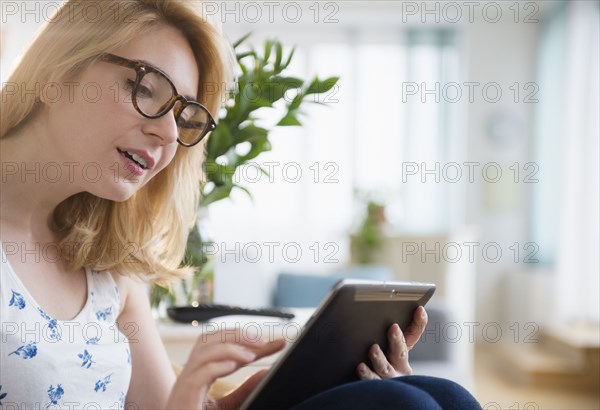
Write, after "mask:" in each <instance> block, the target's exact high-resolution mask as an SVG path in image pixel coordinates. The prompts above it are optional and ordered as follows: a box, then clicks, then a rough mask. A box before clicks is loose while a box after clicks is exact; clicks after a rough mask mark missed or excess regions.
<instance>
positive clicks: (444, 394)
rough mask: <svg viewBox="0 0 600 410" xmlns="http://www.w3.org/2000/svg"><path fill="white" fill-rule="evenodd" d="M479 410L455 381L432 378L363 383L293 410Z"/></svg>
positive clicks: (331, 391)
mask: <svg viewBox="0 0 600 410" xmlns="http://www.w3.org/2000/svg"><path fill="white" fill-rule="evenodd" d="M354 409H356V410H371V409H372V410H376V409H377V410H391V409H400V410H440V409H444V410H455V409H456V410H459V409H460V410H480V409H481V406H480V405H479V403H478V402H477V400H475V398H474V397H473V396H472V395H471V394H470V393H469V392H468V391H467V390H465V389H464V388H463V387H461V386H459V385H458V384H456V383H455V382H453V381H450V380H446V379H440V378H437V377H430V376H402V377H397V378H395V379H390V380H361V381H356V382H352V383H348V384H344V385H341V386H338V387H334V388H332V389H329V390H327V391H324V392H322V393H319V394H317V395H316V396H313V397H311V398H310V399H308V400H305V401H303V402H302V403H300V404H298V405H296V406H294V407H293V408H292V410H354Z"/></svg>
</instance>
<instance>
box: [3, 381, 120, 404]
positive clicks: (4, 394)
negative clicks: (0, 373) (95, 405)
mask: <svg viewBox="0 0 600 410" xmlns="http://www.w3.org/2000/svg"><path fill="white" fill-rule="evenodd" d="M7 394H8V393H2V385H1V384H0V406H2V399H3V398H5V397H6V395H7ZM123 402H125V398H123Z"/></svg>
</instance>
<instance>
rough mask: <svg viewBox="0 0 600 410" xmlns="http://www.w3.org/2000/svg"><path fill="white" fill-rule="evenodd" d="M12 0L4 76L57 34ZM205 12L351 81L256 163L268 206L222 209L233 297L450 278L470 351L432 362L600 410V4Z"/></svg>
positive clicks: (445, 283) (473, 378) (451, 328)
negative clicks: (27, 51) (37, 40)
mask: <svg viewBox="0 0 600 410" xmlns="http://www.w3.org/2000/svg"><path fill="white" fill-rule="evenodd" d="M6 3H10V2H3V16H2V44H1V55H0V57H1V68H2V71H1V74H2V81H5V80H6V78H7V73H8V72H9V70H10V67H11V66H12V64H13V63H14V61H15V59H16V58H17V56H18V54H19V53H20V51H21V50H22V49H23V47H24V46H25V45H26V44H27V42H28V41H29V39H30V38H31V36H32V35H33V33H34V32H35V30H36V29H37V28H38V27H39V25H40V24H41V23H43V21H44V18H43V15H44V14H43V7H44V2H40V4H41V6H40V7H41V8H40V9H38V11H37V16H38V18H33V17H32V16H35V15H36V14H35V13H36V12H35V11H34V12H32V13H33V14H32V15H23V14H22V13H20V14H12V12H11V14H10V15H9V14H7V13H6V11H7V9H6V8H5V4H6ZM17 3H18V2H17ZM27 3H28V4H29V3H31V4H33V3H34V2H27ZM46 3H58V2H46ZM205 4H206V5H207V8H206V11H207V13H208V14H211V15H213V14H214V18H217V19H219V20H221V21H222V23H223V27H224V32H225V33H226V34H227V36H228V37H229V38H230V39H231V40H232V41H235V40H237V39H239V38H241V37H242V36H243V35H245V34H247V33H249V32H252V35H251V37H250V38H249V39H248V41H247V43H248V44H251V45H254V46H256V47H257V48H258V49H260V48H261V47H262V45H263V44H264V41H265V40H266V39H277V40H279V41H281V42H282V43H283V44H284V45H285V46H286V47H287V50H288V51H289V50H290V49H291V48H292V47H295V50H296V51H295V55H294V58H293V61H292V63H291V65H290V68H289V75H292V76H293V75H296V76H299V77H301V78H312V77H313V76H315V75H318V76H319V78H326V77H330V76H339V77H340V80H339V82H338V84H337V85H336V87H334V88H333V89H332V90H330V91H328V92H327V93H325V94H324V95H323V96H321V97H320V101H321V102H323V103H325V105H319V104H312V105H311V106H310V107H307V109H305V110H304V111H305V114H306V115H304V116H301V117H300V121H301V122H302V124H303V126H302V127H293V128H290V127H285V128H278V129H276V130H275V131H273V132H272V133H271V136H270V138H271V142H272V150H271V151H270V152H266V153H264V154H263V155H261V156H259V157H258V158H257V159H256V162H255V163H254V164H250V165H248V166H246V167H243V168H241V169H238V171H237V173H236V175H235V179H236V182H238V183H239V184H240V185H242V186H244V187H245V188H247V189H248V190H249V191H250V193H251V195H252V198H250V197H249V196H248V195H247V194H246V193H245V192H243V191H241V190H237V191H234V192H233V194H232V195H231V198H230V199H229V200H225V201H220V202H219V203H215V204H214V205H211V206H210V207H209V212H208V215H206V216H204V226H205V229H206V231H207V232H209V235H210V238H211V239H212V240H213V241H214V246H213V248H211V249H212V252H213V258H214V262H215V279H214V281H215V283H214V301H215V302H217V303H229V304H235V305H243V306H250V307H265V306H272V305H276V306H282V307H295V306H314V305H315V302H314V300H313V299H314V298H316V300H317V301H318V300H319V299H320V298H321V297H322V295H323V294H324V292H325V290H326V289H327V288H328V286H329V283H330V281H329V280H330V279H331V278H338V277H345V276H352V277H366V278H372V277H377V278H385V279H394V280H417V281H432V282H435V283H436V284H437V286H438V290H437V292H436V295H435V297H434V300H432V302H431V308H432V311H433V312H434V316H435V318H437V321H436V324H437V327H435V326H434V327H433V328H432V329H429V330H430V331H429V333H428V334H426V337H429V344H431V343H433V342H435V343H439V342H441V343H444V342H445V343H446V344H447V345H448V346H450V348H449V353H448V355H446V356H444V357H437V356H435V354H433V355H431V352H427V351H422V352H420V353H419V354H417V353H416V352H415V355H416V356H417V357H416V359H420V360H421V361H422V363H423V367H422V369H426V368H427V366H428V365H429V364H432V365H433V366H434V367H435V366H437V368H439V369H442V370H440V374H443V375H448V377H451V376H452V375H454V378H455V379H459V380H460V381H461V382H463V383H464V384H465V385H467V386H468V387H470V388H471V389H473V391H474V392H475V395H476V396H477V398H478V399H479V400H480V401H481V403H482V405H484V407H485V408H487V409H496V408H511V409H530V408H531V409H541V408H544V409H546V408H556V409H558V408H571V409H583V408H586V409H587V408H590V409H591V408H600V397H599V394H600V393H599V391H600V389H599V387H600V370H599V363H600V353H599V348H600V341H599V338H600V330H599V323H600V296H599V289H600V281H599V278H600V274H599V273H600V269H599V268H600V267H599V251H598V250H599V249H600V243H599V235H600V234H599V209H600V206H599V187H600V181H599V174H600V171H599V149H600V148H599V134H600V130H599V112H600V107H599V95H600V88H599V81H598V78H599V75H598V73H599V72H600V69H599V49H600V45H599V38H600V33H599V25H600V10H599V3H598V1H552V0H544V1H498V2H489V1H483V2H480V1H473V2H460V1H459V2H437V1H425V2H410V1H369V2H367V1H319V2H317V1H313V2H290V1H288V2H260V1H259V2H234V1H223V2H205ZM31 7H32V8H33V7H34V6H31ZM217 13H220V15H219V14H217ZM40 16H41V17H42V18H39V17H40ZM272 115H273V114H272V113H270V112H268V110H265V112H264V121H265V123H268V122H269V118H271V116H272ZM259 166H260V167H263V168H266V169H268V170H269V175H264V174H260V172H258V167H259ZM318 278H321V279H322V281H321V282H318ZM315 280H317V282H315ZM309 296H311V297H312V298H313V299H310V297H309ZM438 314H439V315H440V316H439V317H438V316H436V315H438ZM430 320H431V316H430ZM432 339H435V340H432ZM426 344H427V343H426ZM419 355H420V356H419ZM417 362H418V360H417ZM413 367H415V369H420V367H419V364H417V365H415V366H413ZM423 371H424V372H425V370H423ZM432 372H433V373H435V372H437V370H435V371H432Z"/></svg>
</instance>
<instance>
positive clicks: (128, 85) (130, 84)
mask: <svg viewBox="0 0 600 410" xmlns="http://www.w3.org/2000/svg"><path fill="white" fill-rule="evenodd" d="M133 87H135V80H132V79H130V78H128V79H127V80H125V88H126V89H128V90H133Z"/></svg>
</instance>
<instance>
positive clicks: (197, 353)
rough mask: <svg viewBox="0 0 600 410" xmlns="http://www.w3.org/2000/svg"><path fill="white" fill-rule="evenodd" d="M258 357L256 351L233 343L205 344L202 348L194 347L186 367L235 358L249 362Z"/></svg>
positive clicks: (239, 361) (235, 360) (241, 361)
mask: <svg viewBox="0 0 600 410" xmlns="http://www.w3.org/2000/svg"><path fill="white" fill-rule="evenodd" d="M255 359H256V353H254V352H252V351H250V350H249V349H248V348H246V347H244V346H240V345H236V344H233V343H220V344H210V345H205V346H203V347H202V349H194V350H193V351H192V353H190V356H189V357H188V361H187V363H186V365H185V367H188V366H191V367H194V368H196V367H202V366H204V365H206V364H208V363H210V362H219V361H223V360H233V361H234V362H238V363H241V364H247V363H250V362H252V361H253V360H255Z"/></svg>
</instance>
